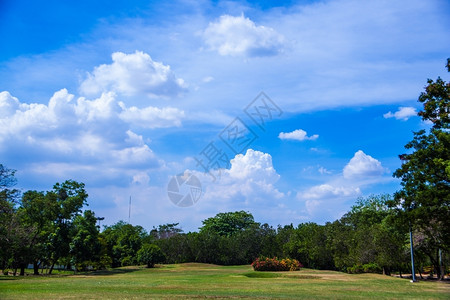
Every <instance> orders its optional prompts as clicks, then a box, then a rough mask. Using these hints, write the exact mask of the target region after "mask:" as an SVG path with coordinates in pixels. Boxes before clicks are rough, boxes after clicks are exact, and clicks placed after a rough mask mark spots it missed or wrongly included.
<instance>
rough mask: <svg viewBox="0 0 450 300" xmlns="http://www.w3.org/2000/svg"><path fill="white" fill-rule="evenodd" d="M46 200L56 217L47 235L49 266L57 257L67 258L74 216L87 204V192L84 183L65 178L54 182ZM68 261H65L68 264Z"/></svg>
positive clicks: (55, 261) (51, 269)
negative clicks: (52, 207) (51, 205)
mask: <svg viewBox="0 0 450 300" xmlns="http://www.w3.org/2000/svg"><path fill="white" fill-rule="evenodd" d="M46 197H48V198H49V199H48V201H49V202H50V203H54V204H55V207H56V208H55V210H56V211H55V213H56V217H55V220H54V223H53V230H52V232H51V234H50V235H49V242H48V243H47V245H48V248H47V251H49V253H50V261H51V264H52V265H51V268H50V271H49V273H51V272H52V271H53V267H54V265H55V263H57V262H58V260H59V259H62V258H67V259H68V258H69V254H70V242H71V240H72V233H73V232H74V231H73V221H74V218H75V217H76V216H77V215H79V214H81V209H82V207H83V206H84V205H85V204H87V203H86V199H87V197H88V194H87V193H86V191H85V189H84V183H79V182H76V181H73V180H66V181H64V182H63V183H61V184H60V183H56V184H55V185H54V186H53V190H52V191H50V192H48V193H47V194H46ZM69 262H70V261H66V263H67V264H68V263H69Z"/></svg>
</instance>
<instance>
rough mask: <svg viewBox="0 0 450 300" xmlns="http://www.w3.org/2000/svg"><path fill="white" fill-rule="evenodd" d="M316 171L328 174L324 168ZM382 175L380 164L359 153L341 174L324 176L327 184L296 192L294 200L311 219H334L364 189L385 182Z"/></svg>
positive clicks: (346, 209) (383, 170) (338, 216)
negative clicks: (297, 201) (295, 199)
mask: <svg viewBox="0 0 450 300" xmlns="http://www.w3.org/2000/svg"><path fill="white" fill-rule="evenodd" d="M319 172H320V173H321V174H330V172H329V171H328V170H326V169H325V168H323V167H320V168H319ZM385 172H386V169H385V168H383V166H382V165H381V162H380V161H378V160H376V159H375V158H373V157H371V156H369V155H366V154H365V153H364V152H363V151H361V150H359V151H357V152H356V153H355V155H354V156H353V157H352V158H351V159H350V161H349V162H348V163H347V164H346V165H345V167H344V168H343V172H342V174H337V175H335V176H331V177H330V176H327V178H328V179H329V180H328V181H327V182H325V183H322V184H318V185H315V186H312V187H309V188H306V189H303V190H302V191H299V192H298V193H297V199H298V200H300V201H301V202H303V203H304V205H305V211H306V213H307V214H308V215H309V216H310V218H313V219H320V220H324V221H329V220H334V219H336V218H340V217H341V216H342V214H344V213H345V212H346V211H348V208H349V205H348V203H349V202H354V200H355V199H356V198H357V197H359V196H361V195H362V189H363V188H364V187H367V186H369V185H372V184H375V183H377V182H381V181H385V180H386V178H383V177H382V175H383V174H384V173H385Z"/></svg>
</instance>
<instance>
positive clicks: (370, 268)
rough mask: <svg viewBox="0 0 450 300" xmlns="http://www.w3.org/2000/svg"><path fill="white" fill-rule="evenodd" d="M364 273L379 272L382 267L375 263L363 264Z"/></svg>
mask: <svg viewBox="0 0 450 300" xmlns="http://www.w3.org/2000/svg"><path fill="white" fill-rule="evenodd" d="M363 271H364V273H381V271H382V269H381V267H380V266H379V265H377V264H376V263H370V264H365V265H363Z"/></svg>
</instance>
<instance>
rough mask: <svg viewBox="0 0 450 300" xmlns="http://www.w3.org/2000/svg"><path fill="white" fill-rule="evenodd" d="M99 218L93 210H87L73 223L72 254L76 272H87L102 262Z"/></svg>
mask: <svg viewBox="0 0 450 300" xmlns="http://www.w3.org/2000/svg"><path fill="white" fill-rule="evenodd" d="M96 223H97V218H96V217H95V214H94V212H93V211H91V210H85V211H84V213H83V215H78V216H76V217H75V219H74V221H73V230H74V232H73V234H72V235H73V238H72V241H71V242H70V244H69V246H70V254H71V256H72V262H73V263H74V264H75V268H76V270H86V268H87V267H88V266H92V265H93V264H94V263H95V262H98V261H100V252H101V247H102V245H101V244H100V240H99V236H98V235H99V232H98V227H97V226H96Z"/></svg>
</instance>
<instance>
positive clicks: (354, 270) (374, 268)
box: [347, 263, 381, 274]
mask: <svg viewBox="0 0 450 300" xmlns="http://www.w3.org/2000/svg"><path fill="white" fill-rule="evenodd" d="M347 273H350V274H359V273H381V267H380V266H379V265H377V264H376V263H369V264H364V265H360V264H356V265H353V266H352V267H348V268H347Z"/></svg>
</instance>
